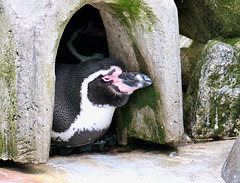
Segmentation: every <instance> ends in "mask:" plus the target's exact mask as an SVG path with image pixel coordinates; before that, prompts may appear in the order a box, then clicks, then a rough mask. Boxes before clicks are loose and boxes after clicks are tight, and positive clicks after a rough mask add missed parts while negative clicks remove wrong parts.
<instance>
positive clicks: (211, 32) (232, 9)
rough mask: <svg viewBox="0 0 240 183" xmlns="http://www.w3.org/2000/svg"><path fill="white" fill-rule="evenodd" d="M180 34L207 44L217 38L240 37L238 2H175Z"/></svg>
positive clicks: (231, 0)
mask: <svg viewBox="0 0 240 183" xmlns="http://www.w3.org/2000/svg"><path fill="white" fill-rule="evenodd" d="M175 3H176V5H177V8H178V15H179V27H180V33H181V34H182V35H185V36H187V37H189V38H191V39H193V40H194V41H199V42H204V43H206V42H207V41H208V40H210V39H213V38H216V37H219V36H220V37H224V38H233V37H239V36H240V24H239V22H240V3H239V1H238V0H230V1H222V0H215V1H209V0H198V1H191V0H175Z"/></svg>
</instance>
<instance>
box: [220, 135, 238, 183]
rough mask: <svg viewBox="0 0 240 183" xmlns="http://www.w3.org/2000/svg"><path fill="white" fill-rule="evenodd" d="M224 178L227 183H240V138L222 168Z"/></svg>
mask: <svg viewBox="0 0 240 183" xmlns="http://www.w3.org/2000/svg"><path fill="white" fill-rule="evenodd" d="M222 178H223V179H224V180H225V182H226V183H239V182H240V137H238V139H237V140H236V142H235V143H234V145H233V147H232V150H231V151H230V153H229V155H228V157H227V159H226V161H225V163H224V165H223V167H222Z"/></svg>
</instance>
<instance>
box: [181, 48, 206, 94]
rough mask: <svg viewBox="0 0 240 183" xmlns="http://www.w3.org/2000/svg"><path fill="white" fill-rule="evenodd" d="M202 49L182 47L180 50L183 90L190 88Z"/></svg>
mask: <svg viewBox="0 0 240 183" xmlns="http://www.w3.org/2000/svg"><path fill="white" fill-rule="evenodd" d="M201 51H202V49H195V48H181V50H180V58H181V68H182V85H183V92H186V90H187V88H188V85H189V81H190V80H191V78H192V73H193V71H194V68H195V66H196V64H197V61H198V57H199V56H200V54H201Z"/></svg>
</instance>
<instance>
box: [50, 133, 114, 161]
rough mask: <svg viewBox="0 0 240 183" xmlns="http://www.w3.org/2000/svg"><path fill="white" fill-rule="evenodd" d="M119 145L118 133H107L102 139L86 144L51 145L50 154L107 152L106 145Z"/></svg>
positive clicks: (66, 154) (67, 154)
mask: <svg viewBox="0 0 240 183" xmlns="http://www.w3.org/2000/svg"><path fill="white" fill-rule="evenodd" d="M116 145H117V137H116V135H105V136H103V137H102V138H101V139H99V140H97V141H95V142H93V143H91V144H87V145H84V146H79V147H61V146H56V145H51V147H50V152H49V156H50V157H51V156H70V155H72V154H83V153H91V152H105V147H114V146H116Z"/></svg>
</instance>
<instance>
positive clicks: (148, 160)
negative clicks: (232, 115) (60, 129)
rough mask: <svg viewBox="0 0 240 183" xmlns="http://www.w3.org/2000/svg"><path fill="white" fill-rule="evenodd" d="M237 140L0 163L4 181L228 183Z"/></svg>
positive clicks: (56, 182)
mask: <svg viewBox="0 0 240 183" xmlns="http://www.w3.org/2000/svg"><path fill="white" fill-rule="evenodd" d="M233 143H234V140H227V141H217V142H201V143H198V144H188V145H181V146H180V147H178V151H176V149H173V148H166V146H163V147H162V146H157V147H156V148H154V146H152V145H151V146H148V147H145V148H144V147H141V149H138V150H133V151H131V152H129V149H128V152H125V153H120V152H119V153H118V152H116V151H115V150H114V151H113V152H106V153H101V154H99V153H94V154H91V153H87V154H80V155H74V156H68V157H66V156H65V157H51V158H50V159H49V161H48V162H47V163H46V164H41V165H19V164H13V163H9V162H6V163H4V164H1V167H0V180H1V181H2V182H4V183H13V182H14V183H17V182H34V183H40V182H44V183H47V182H51V183H79V182H88V183H96V182H104V183H112V182H113V180H116V177H117V178H118V179H119V180H121V181H117V182H129V180H134V181H135V182H138V183H146V182H151V183H224V180H223V179H222V178H221V168H222V165H223V163H224V161H225V160H226V158H227V155H228V153H229V152H230V150H231V147H232V145H233Z"/></svg>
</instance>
